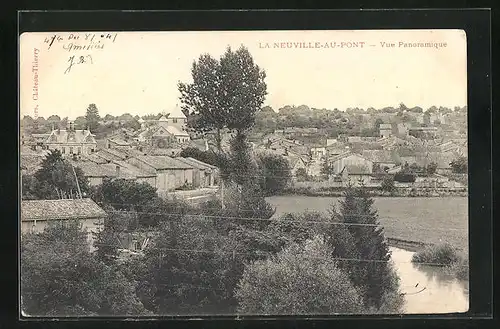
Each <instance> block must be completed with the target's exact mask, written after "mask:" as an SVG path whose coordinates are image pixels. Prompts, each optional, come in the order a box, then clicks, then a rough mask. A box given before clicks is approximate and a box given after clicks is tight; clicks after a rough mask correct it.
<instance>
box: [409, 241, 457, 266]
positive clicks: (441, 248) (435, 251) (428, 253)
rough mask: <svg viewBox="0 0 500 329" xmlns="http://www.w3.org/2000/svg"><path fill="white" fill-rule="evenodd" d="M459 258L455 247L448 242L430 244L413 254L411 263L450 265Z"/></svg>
mask: <svg viewBox="0 0 500 329" xmlns="http://www.w3.org/2000/svg"><path fill="white" fill-rule="evenodd" d="M459 260H460V257H459V256H458V254H457V251H456V250H455V248H453V247H452V246H451V245H449V244H442V245H436V246H430V247H427V248H425V249H424V250H421V251H419V252H416V253H415V254H413V257H412V260H411V261H412V262H413V263H429V264H436V265H437V264H441V265H451V264H453V263H456V262H458V261H459Z"/></svg>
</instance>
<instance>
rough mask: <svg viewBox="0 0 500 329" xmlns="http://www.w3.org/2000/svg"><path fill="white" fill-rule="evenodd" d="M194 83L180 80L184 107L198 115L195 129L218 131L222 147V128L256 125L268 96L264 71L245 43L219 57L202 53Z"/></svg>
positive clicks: (193, 76)
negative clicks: (256, 119)
mask: <svg viewBox="0 0 500 329" xmlns="http://www.w3.org/2000/svg"><path fill="white" fill-rule="evenodd" d="M191 75H192V78H193V82H192V83H189V84H188V83H179V84H178V89H179V92H180V93H181V97H180V100H181V103H182V109H183V110H185V111H187V113H188V114H189V115H193V116H195V117H196V120H193V121H191V122H190V125H191V128H192V129H194V130H195V131H198V132H202V133H206V132H209V131H215V133H216V140H217V148H218V149H219V150H221V135H220V131H221V130H222V129H223V128H228V129H235V130H238V131H243V130H246V129H248V128H250V127H252V126H253V124H254V121H255V113H256V112H257V111H258V110H260V109H261V107H262V103H263V102H264V98H265V96H266V93H267V91H266V88H267V86H266V84H265V82H264V79H265V76H266V75H265V72H264V71H263V70H261V69H260V67H259V66H258V65H256V64H255V63H254V61H253V58H252V56H251V54H250V52H249V51H248V49H247V48H245V47H243V46H242V47H240V48H239V49H238V50H236V51H233V50H232V49H231V48H230V47H228V48H227V50H226V52H225V53H224V55H223V56H222V57H221V58H220V60H216V59H214V58H213V57H212V56H210V55H208V54H203V55H201V56H200V57H199V59H198V61H195V62H194V63H193V66H192V68H191Z"/></svg>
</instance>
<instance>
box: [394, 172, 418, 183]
mask: <svg viewBox="0 0 500 329" xmlns="http://www.w3.org/2000/svg"><path fill="white" fill-rule="evenodd" d="M415 179H416V176H415V174H410V173H401V172H399V173H396V174H395V175H394V180H395V181H396V182H399V183H414V182H415Z"/></svg>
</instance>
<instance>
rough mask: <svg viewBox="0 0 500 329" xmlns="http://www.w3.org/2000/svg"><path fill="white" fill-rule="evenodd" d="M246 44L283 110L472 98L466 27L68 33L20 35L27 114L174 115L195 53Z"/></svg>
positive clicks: (270, 98)
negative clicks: (91, 108) (469, 94)
mask: <svg viewBox="0 0 500 329" xmlns="http://www.w3.org/2000/svg"><path fill="white" fill-rule="evenodd" d="M411 43H421V44H424V43H430V44H432V45H433V47H410V46H408V45H409V44H411ZM390 44H393V45H394V46H393V47H390V46H389V45H390ZM240 45H244V46H245V47H247V48H248V49H249V51H250V53H251V54H252V56H253V58H254V61H255V63H256V64H257V65H259V66H260V67H261V68H262V69H264V70H265V72H266V75H267V77H266V83H267V91H268V95H267V97H266V100H265V102H264V104H263V105H264V106H265V105H269V106H271V107H272V108H273V109H275V110H278V109H279V108H280V107H283V106H285V105H295V106H299V105H302V104H305V105H308V106H309V107H314V108H328V109H334V108H338V109H339V110H345V109H346V108H349V107H360V108H368V107H374V108H383V107H386V106H395V107H396V106H398V105H399V104H400V103H401V102H403V103H404V104H405V105H406V106H408V107H413V106H420V107H422V108H424V109H425V108H429V107H431V106H433V105H435V106H438V107H439V106H446V107H451V108H453V107H454V106H464V105H466V103H467V72H466V65H467V63H466V35H465V32H463V31H461V30H385V31H382V30H380V31H361V30H357V31H231V32H229V31H217V32H215V31H207V32H117V33H116V32H77V33H71V32H60V33H24V34H22V35H21V37H20V115H21V117H22V116H24V115H30V116H32V117H33V116H34V115H35V113H36V114H37V115H38V116H43V117H45V118H47V117H48V116H50V115H52V114H57V115H59V116H60V117H61V118H62V117H69V118H70V119H74V118H76V117H77V116H81V115H85V110H86V108H87V106H88V105H89V104H90V103H95V104H96V105H97V108H98V109H99V113H100V115H101V116H104V115H106V114H111V115H120V114H123V113H130V114H132V115H136V114H137V115H140V116H142V115H145V114H149V113H154V114H156V113H159V112H163V111H164V112H166V113H168V112H169V110H170V109H173V108H174V107H175V106H176V104H179V100H178V98H179V96H180V94H179V92H178V90H177V83H178V82H179V81H181V82H191V81H192V80H191V72H190V70H191V66H192V63H193V61H194V60H196V59H198V58H199V56H200V55H201V54H204V53H209V54H211V55H212V56H214V57H215V58H219V57H220V56H221V55H222V54H223V53H224V51H225V50H226V48H227V47H228V46H231V47H232V48H234V49H236V48H238V47H239V46H240ZM72 56H74V57H73V65H70V64H71V57H72ZM80 58H82V59H83V62H82V63H79V62H80V61H81V60H80ZM70 66H71V67H70ZM68 68H69V70H68Z"/></svg>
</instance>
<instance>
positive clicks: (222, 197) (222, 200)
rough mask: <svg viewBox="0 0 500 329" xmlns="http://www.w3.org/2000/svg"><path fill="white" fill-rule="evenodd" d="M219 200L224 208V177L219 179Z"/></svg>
mask: <svg viewBox="0 0 500 329" xmlns="http://www.w3.org/2000/svg"><path fill="white" fill-rule="evenodd" d="M220 202H221V207H222V209H225V208H226V206H225V204H224V179H221V180H220Z"/></svg>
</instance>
